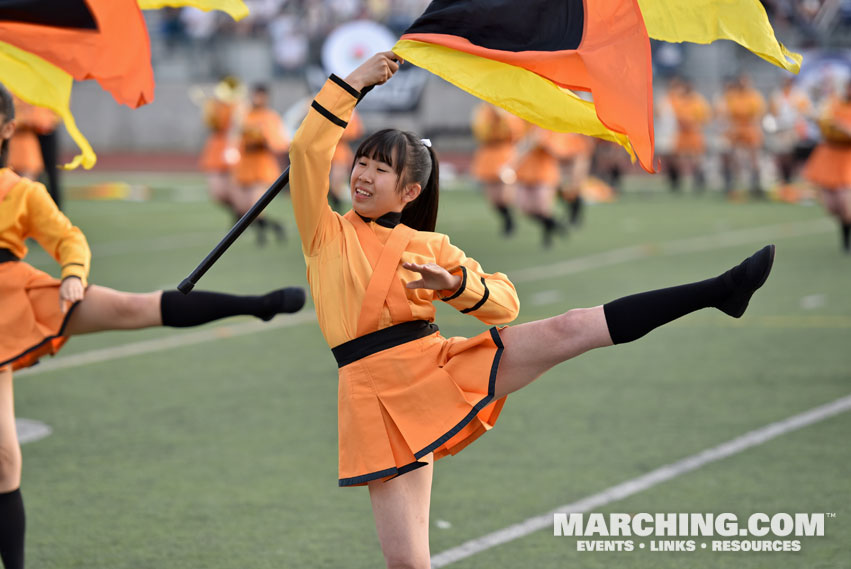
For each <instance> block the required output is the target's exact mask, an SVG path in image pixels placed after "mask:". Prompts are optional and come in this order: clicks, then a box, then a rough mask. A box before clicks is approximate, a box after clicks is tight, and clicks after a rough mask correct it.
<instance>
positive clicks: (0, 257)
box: [0, 249, 20, 263]
mask: <svg viewBox="0 0 851 569" xmlns="http://www.w3.org/2000/svg"><path fill="white" fill-rule="evenodd" d="M9 261H20V259H18V257H17V256H16V255H15V254H14V253H12V252H11V251H9V250H8V249H0V263H8V262H9Z"/></svg>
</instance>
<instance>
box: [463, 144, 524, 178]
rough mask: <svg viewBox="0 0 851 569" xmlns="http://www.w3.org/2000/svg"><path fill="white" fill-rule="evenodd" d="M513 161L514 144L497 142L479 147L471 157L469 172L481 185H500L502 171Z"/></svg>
mask: <svg viewBox="0 0 851 569" xmlns="http://www.w3.org/2000/svg"><path fill="white" fill-rule="evenodd" d="M513 159H514V144H512V143H511V142H497V143H494V144H485V145H482V146H480V147H479V148H478V149H477V150H476V152H475V154H474V155H473V164H472V166H471V168H470V172H471V173H472V174H473V177H474V178H475V179H476V180H478V181H480V182H482V183H500V182H501V179H500V173H501V172H502V169H503V168H504V167H505V166H506V165H507V164H508V163H509V162H511V161H512V160H513Z"/></svg>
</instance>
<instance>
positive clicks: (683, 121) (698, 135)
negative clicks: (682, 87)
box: [671, 91, 711, 155]
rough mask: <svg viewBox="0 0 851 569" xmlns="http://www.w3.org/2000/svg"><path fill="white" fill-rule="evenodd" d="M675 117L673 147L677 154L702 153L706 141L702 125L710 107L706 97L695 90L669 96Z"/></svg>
mask: <svg viewBox="0 0 851 569" xmlns="http://www.w3.org/2000/svg"><path fill="white" fill-rule="evenodd" d="M671 105H672V107H673V111H674V116H675V117H676V119H677V138H676V142H675V143H674V148H675V150H676V152H677V153H678V154H698V155H699V154H703V153H704V151H705V150H706V142H705V140H704V137H703V127H704V126H705V125H706V123H707V122H709V117H710V114H711V109H710V107H709V103H708V102H707V101H706V99H705V98H704V97H703V95H701V94H700V93H698V92H697V91H691V92H689V93H682V94H678V95H676V96H674V97H672V98H671Z"/></svg>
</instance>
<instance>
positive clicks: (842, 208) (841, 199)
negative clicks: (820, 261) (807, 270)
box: [804, 81, 851, 254]
mask: <svg viewBox="0 0 851 569" xmlns="http://www.w3.org/2000/svg"><path fill="white" fill-rule="evenodd" d="M819 126H820V127H821V131H822V137H823V141H822V142H821V144H819V145H818V146H817V147H816V149H815V151H814V152H813V154H812V156H810V159H809V160H808V161H807V165H806V166H805V168H804V177H805V178H806V179H808V180H809V181H811V182H813V183H814V184H816V185H818V186H820V187H821V189H822V199H823V201H824V206H825V209H827V211H828V213H830V214H833V215H834V216H836V218H837V219H838V221H839V227H840V230H841V232H842V250H843V251H845V253H848V254H851V81H848V83H846V84H845V97H844V98H842V99H839V98H837V99H836V100H834V101H832V102H831V103H829V104H828V107H827V109H826V110H825V113H824V116H823V117H822V119H821V120H820V121H819Z"/></svg>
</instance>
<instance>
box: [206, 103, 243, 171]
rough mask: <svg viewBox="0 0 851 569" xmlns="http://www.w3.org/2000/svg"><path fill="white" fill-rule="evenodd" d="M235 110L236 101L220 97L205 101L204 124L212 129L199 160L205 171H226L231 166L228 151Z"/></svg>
mask: <svg viewBox="0 0 851 569" xmlns="http://www.w3.org/2000/svg"><path fill="white" fill-rule="evenodd" d="M235 110H236V104H235V103H229V102H226V101H222V100H219V99H208V100H207V101H206V102H205V103H204V124H206V125H207V128H209V129H210V135H209V136H208V137H207V142H206V143H205V144H204V149H203V150H202V151H201V158H200V159H199V161H198V165H199V166H200V167H201V170H203V171H204V172H215V173H224V172H227V171H228V170H229V169H230V168H231V166H232V164H231V163H230V162H229V161H228V159H227V154H226V151H227V149H228V146H229V140H228V135H229V132H230V129H231V125H232V122H233V115H234V111H235Z"/></svg>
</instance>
